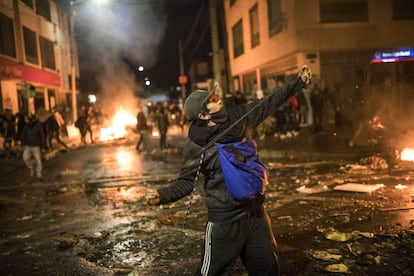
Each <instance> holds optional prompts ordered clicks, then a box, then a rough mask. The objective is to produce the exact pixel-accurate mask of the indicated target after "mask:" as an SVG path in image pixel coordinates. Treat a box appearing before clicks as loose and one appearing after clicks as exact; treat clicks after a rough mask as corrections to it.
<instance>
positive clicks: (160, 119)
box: [155, 106, 169, 150]
mask: <svg viewBox="0 0 414 276" xmlns="http://www.w3.org/2000/svg"><path fill="white" fill-rule="evenodd" d="M155 121H156V123H157V128H158V131H159V132H160V149H161V150H164V149H167V148H168V146H167V132H168V126H169V121H168V115H167V114H166V111H165V108H164V107H163V106H161V107H159V108H158V109H157V111H156V115H155Z"/></svg>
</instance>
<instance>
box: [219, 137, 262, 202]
mask: <svg viewBox="0 0 414 276" xmlns="http://www.w3.org/2000/svg"><path fill="white" fill-rule="evenodd" d="M214 144H215V146H216V148H217V151H218V156H219V160H220V164H221V168H222V171H223V175H224V181H225V183H226V187H227V191H228V192H229V193H230V195H231V196H232V197H233V198H234V199H236V200H246V199H250V198H253V197H255V196H258V195H263V194H264V191H265V186H266V184H267V181H268V172H267V168H266V166H265V165H264V164H263V162H262V161H260V159H259V157H258V156H257V146H256V142H255V141H254V140H253V139H249V140H247V141H244V142H243V141H241V142H234V143H228V144H220V143H217V142H215V143H214Z"/></svg>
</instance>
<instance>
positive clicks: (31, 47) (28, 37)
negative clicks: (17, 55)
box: [23, 26, 39, 64]
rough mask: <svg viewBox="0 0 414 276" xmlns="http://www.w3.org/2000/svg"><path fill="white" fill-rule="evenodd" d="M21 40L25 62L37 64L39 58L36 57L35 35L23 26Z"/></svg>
mask: <svg viewBox="0 0 414 276" xmlns="http://www.w3.org/2000/svg"><path fill="white" fill-rule="evenodd" d="M23 38H24V52H25V54H26V61H27V62H30V63H34V64H39V57H38V56H37V43H36V33H35V32H33V31H32V30H30V29H28V28H26V27H24V26H23Z"/></svg>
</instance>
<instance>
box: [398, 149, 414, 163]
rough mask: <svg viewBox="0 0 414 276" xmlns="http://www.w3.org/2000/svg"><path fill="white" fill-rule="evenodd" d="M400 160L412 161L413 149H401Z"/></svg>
mask: <svg viewBox="0 0 414 276" xmlns="http://www.w3.org/2000/svg"><path fill="white" fill-rule="evenodd" d="M401 160H404V161H414V149H411V148H404V149H403V150H402V151H401Z"/></svg>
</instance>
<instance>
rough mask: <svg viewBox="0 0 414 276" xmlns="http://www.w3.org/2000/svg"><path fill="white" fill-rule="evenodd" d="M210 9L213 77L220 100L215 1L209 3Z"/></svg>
mask: <svg viewBox="0 0 414 276" xmlns="http://www.w3.org/2000/svg"><path fill="white" fill-rule="evenodd" d="M209 4H210V7H209V10H210V29H211V46H212V51H213V75H214V85H217V88H216V93H217V94H218V95H219V96H220V97H221V98H222V97H223V92H222V90H221V69H220V68H221V67H220V59H219V43H218V30H217V0H210V1H209Z"/></svg>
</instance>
